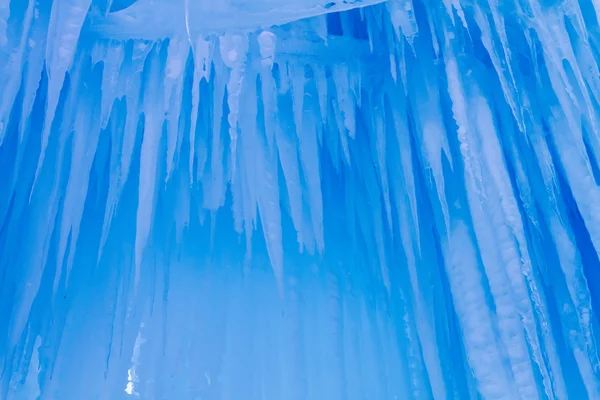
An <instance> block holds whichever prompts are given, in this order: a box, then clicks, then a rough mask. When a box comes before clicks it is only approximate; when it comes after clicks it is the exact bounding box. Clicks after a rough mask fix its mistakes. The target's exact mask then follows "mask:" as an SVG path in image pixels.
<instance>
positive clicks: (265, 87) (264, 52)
mask: <svg viewBox="0 0 600 400" xmlns="http://www.w3.org/2000/svg"><path fill="white" fill-rule="evenodd" d="M257 40H258V45H259V51H260V57H261V60H260V64H261V67H262V68H261V74H260V81H261V84H262V98H263V107H264V110H265V116H264V117H265V134H266V136H267V143H268V144H269V149H272V148H273V146H274V140H275V139H274V135H275V130H276V125H277V92H276V88H275V79H274V78H273V72H272V69H273V62H274V59H275V46H276V41H277V37H276V36H275V34H273V33H272V32H269V31H262V32H261V33H260V34H259V35H258V38H257Z"/></svg>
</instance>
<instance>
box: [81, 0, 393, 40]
mask: <svg viewBox="0 0 600 400" xmlns="http://www.w3.org/2000/svg"><path fill="white" fill-rule="evenodd" d="M384 1H385V0H343V1H340V0H336V1H331V0H263V1H253V0H225V1H215V0H139V1H136V2H133V4H131V5H129V6H127V7H125V6H126V5H127V4H129V3H132V1H131V0H126V1H121V2H118V4H117V2H116V1H115V2H113V6H112V7H111V10H118V11H112V12H109V13H102V12H96V13H93V15H92V16H91V21H90V28H91V30H92V31H93V32H95V33H97V34H100V35H101V36H104V37H109V38H114V39H131V38H138V39H148V40H155V39H160V38H166V37H173V36H178V35H182V34H187V35H197V34H211V33H223V32H230V31H249V30H254V29H257V28H262V27H269V26H273V25H282V24H285V23H289V22H293V21H296V20H299V19H303V18H309V17H314V16H318V15H322V14H327V13H331V12H339V11H346V10H351V9H354V8H359V7H366V6H370V5H373V4H378V3H383V2H384ZM123 7H125V8H123Z"/></svg>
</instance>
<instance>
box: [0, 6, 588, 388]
mask: <svg viewBox="0 0 600 400" xmlns="http://www.w3.org/2000/svg"><path fill="white" fill-rule="evenodd" d="M6 3H7V2H6V1H4V4H0V24H1V26H0V28H2V32H0V45H1V46H2V48H1V52H0V68H1V74H0V92H1V93H2V96H1V98H0V143H1V145H0V165H2V170H3V171H4V172H3V173H2V178H1V182H2V185H0V186H1V187H0V227H1V228H0V249H2V251H1V252H0V266H1V268H2V269H1V270H0V271H3V274H4V275H5V278H3V279H5V282H6V281H8V280H10V279H12V282H22V283H19V285H22V287H19V289H18V290H15V291H14V292H10V291H7V290H4V291H2V292H0V293H1V294H2V297H0V304H13V306H12V308H11V309H9V310H8V311H6V312H5V314H4V315H5V316H8V318H9V319H10V321H11V323H10V324H9V325H7V328H5V329H0V332H1V333H2V336H1V337H0V339H5V344H4V345H3V347H2V349H3V352H1V353H0V354H2V355H3V356H4V359H3V361H4V365H5V368H6V365H12V364H11V363H15V362H17V363H18V362H19V361H15V360H16V359H18V358H19V357H20V355H17V356H14V354H13V355H12V356H11V357H16V358H11V359H10V360H8V356H6V355H7V354H9V352H8V351H7V349H11V348H12V347H13V346H16V344H17V343H19V342H20V340H22V339H21V337H22V335H23V332H24V331H25V330H26V327H27V326H28V322H27V318H28V317H27V316H28V313H29V310H30V309H31V306H32V304H33V301H34V299H35V296H36V294H37V292H38V289H39V288H40V282H41V281H42V274H43V270H44V266H45V265H48V264H50V259H52V258H53V261H52V263H51V264H52V265H54V266H62V265H65V266H66V267H65V268H58V267H57V271H56V274H55V276H54V279H53V293H56V292H57V291H58V290H59V287H60V286H61V285H63V284H64V285H67V286H68V284H69V283H68V282H69V274H70V271H71V268H72V265H73V260H74V256H75V253H76V249H77V244H78V237H79V235H80V233H81V230H82V229H84V228H83V227H82V224H81V221H82V215H83V213H84V207H85V204H86V200H88V196H90V193H92V192H91V189H90V187H89V184H90V181H91V178H90V177H91V176H92V175H93V174H94V171H93V168H94V161H95V155H96V152H97V151H98V146H99V143H100V142H101V138H102V137H103V135H108V136H109V138H110V140H108V143H110V149H109V154H110V156H109V158H108V161H107V163H109V166H108V167H107V171H108V174H109V175H108V177H107V182H108V189H107V192H106V193H105V195H106V201H105V203H104V204H105V210H104V212H103V218H102V221H101V225H102V227H101V234H100V244H99V246H98V254H97V257H98V259H100V258H101V257H102V252H103V245H104V243H105V242H106V240H107V238H108V236H109V234H110V232H111V223H112V219H113V215H114V213H115V210H116V209H117V207H118V204H119V202H120V201H121V200H122V197H121V194H122V191H123V190H124V187H125V185H126V184H127V182H128V180H130V179H132V177H131V173H130V172H131V171H132V164H134V163H139V176H137V177H135V179H139V182H138V190H137V197H138V198H137V210H136V212H137V215H136V218H135V221H136V222H135V239H134V240H135V243H134V244H133V246H134V249H135V250H134V259H133V260H132V263H133V265H134V271H135V272H134V277H135V278H134V281H135V282H137V281H138V280H139V279H140V276H139V275H140V268H141V267H140V266H141V264H142V261H143V257H144V252H145V251H146V249H147V248H148V247H149V245H151V241H150V238H151V233H152V230H153V227H154V222H153V221H154V215H155V211H156V207H157V199H158V197H159V193H160V192H161V191H163V190H166V188H167V187H170V186H169V185H172V186H174V187H176V188H177V190H176V191H174V192H173V193H176V197H177V200H176V204H177V207H175V208H174V209H173V210H172V213H173V218H174V220H175V224H176V226H177V229H176V232H175V237H176V239H175V242H177V240H178V239H177V238H181V236H182V235H184V232H185V230H186V229H187V228H188V227H189V226H190V224H193V223H194V222H193V221H191V220H190V218H191V215H200V216H201V217H202V216H203V215H210V214H214V213H216V212H217V211H218V210H219V209H220V208H222V207H223V206H224V205H225V204H226V203H227V199H228V198H231V208H232V213H233V221H234V225H235V229H236V230H237V231H238V232H239V233H240V234H242V235H243V237H244V238H245V239H246V241H247V243H250V241H251V240H252V235H253V232H255V231H256V230H257V227H258V226H259V225H260V226H261V231H262V233H263V234H264V240H265V243H266V247H267V250H268V255H269V259H270V263H271V265H272V268H273V271H274V274H275V276H276V279H277V282H278V286H279V291H280V295H281V296H282V297H284V296H285V289H284V284H283V281H284V276H285V265H284V251H283V245H282V241H283V239H282V236H283V235H284V234H283V233H282V214H285V215H287V216H289V218H290V219H291V221H292V224H293V227H294V229H295V232H296V234H297V243H298V245H299V248H300V251H301V252H302V251H307V252H308V253H309V254H323V253H327V248H328V246H327V241H326V240H325V237H326V235H325V233H324V230H325V229H326V227H324V222H323V220H324V213H326V212H327V210H326V209H324V206H323V199H322V198H323V193H322V192H323V190H324V189H323V188H324V185H327V181H325V180H324V179H322V175H323V174H322V168H323V165H324V163H330V164H331V165H332V166H333V168H334V169H335V171H337V173H338V174H339V175H340V176H342V177H343V180H344V184H345V185H346V187H347V188H348V189H347V191H346V192H345V193H339V194H338V195H339V200H340V202H345V204H346V205H345V207H346V210H348V213H349V215H348V218H347V223H348V226H349V227H350V228H351V229H354V226H356V227H358V228H356V229H357V231H358V232H359V233H357V234H356V235H358V236H360V237H362V238H363V239H361V240H363V242H361V243H362V244H361V245H364V246H366V248H367V250H366V251H367V252H368V253H369V254H370V255H371V259H372V260H374V265H377V267H376V268H375V270H376V272H375V276H376V277H377V278H376V279H377V281H378V282H379V283H380V284H381V286H382V287H383V288H385V290H386V291H387V292H388V293H390V295H391V293H393V292H394V291H395V290H396V288H395V283H394V280H393V279H391V278H390V274H391V271H390V270H391V269H392V268H403V269H406V270H407V271H408V276H409V278H410V287H411V289H410V295H409V297H410V298H411V300H410V301H409V304H410V305H411V307H412V312H413V313H414V314H415V315H417V317H416V318H417V319H422V321H421V323H418V324H417V332H418V336H419V338H420V340H421V342H422V345H423V348H424V349H425V347H426V344H427V341H428V340H429V345H430V347H435V346H436V339H435V337H436V335H439V331H436V328H435V321H434V316H433V314H432V313H431V312H430V311H429V306H430V304H431V301H432V300H431V299H432V298H433V297H434V294H433V293H430V292H429V289H428V288H427V283H426V279H427V278H426V276H427V275H426V274H425V272H423V271H424V270H427V268H429V267H427V266H426V265H425V264H423V262H422V260H423V259H424V257H425V256H424V254H425V253H427V252H439V253H440V254H441V258H442V259H443V264H444V267H443V269H444V274H445V275H446V276H447V280H448V284H449V288H450V289H449V290H450V293H451V295H452V300H453V307H454V310H455V312H456V315H457V320H458V323H459V326H460V331H461V334H462V342H463V345H464V348H465V354H466V358H467V360H468V363H469V366H470V371H471V373H472V375H473V379H474V381H475V382H476V383H475V385H476V388H477V390H478V392H479V394H480V395H481V396H482V398H486V399H496V398H507V399H508V398H538V396H543V395H545V396H547V397H548V398H559V399H564V398H568V397H569V396H568V394H575V393H576V392H577V391H578V390H585V391H587V394H588V396H589V397H590V398H597V397H599V396H600V379H599V375H598V374H599V361H598V354H597V345H596V339H595V335H596V331H597V323H598V321H597V316H596V314H595V313H594V312H593V311H592V305H593V303H594V302H595V301H598V298H597V296H598V295H599V294H600V293H598V292H597V290H599V289H598V288H596V286H594V285H591V284H590V281H591V278H590V277H592V276H595V278H596V279H598V276H597V275H593V274H594V272H593V269H594V268H597V267H598V266H599V265H600V264H599V263H598V254H599V250H600V210H599V207H600V187H599V185H598V182H599V180H600V174H599V173H598V170H599V165H598V159H597V157H598V156H600V135H599V133H600V129H599V123H600V119H599V117H600V106H599V102H600V72H599V70H598V60H599V58H598V57H599V53H598V47H597V46H598V39H599V37H598V34H597V32H598V21H597V17H598V15H599V14H598V13H597V12H596V10H595V9H594V8H593V5H592V4H591V3H589V2H586V1H582V2H581V3H578V2H576V1H573V0H569V1H564V2H558V3H555V4H545V5H542V4H541V3H539V2H537V1H535V0H519V1H509V2H506V3H505V4H499V3H498V2H496V1H493V0H492V1H489V2H488V1H487V0H477V1H474V2H469V4H468V6H466V5H465V6H464V8H463V6H461V2H460V1H458V0H448V1H444V6H445V7H439V6H437V5H433V4H430V3H433V2H432V1H424V2H415V4H414V5H413V3H412V2H411V0H402V1H397V0H396V1H390V2H388V3H386V4H383V5H378V6H374V7H369V8H364V9H360V10H358V9H357V10H353V11H351V12H346V13H342V14H330V15H322V16H318V17H315V18H312V19H308V20H303V21H298V22H295V23H292V24H290V25H286V26H283V27H273V28H269V29H261V30H258V31H254V32H237V33H236V32H233V33H227V34H211V35H207V36H204V35H182V36H179V37H169V38H164V39H160V40H157V41H148V40H129V41H126V42H121V41H117V40H112V39H103V38H99V37H98V36H97V35H95V34H94V32H90V31H86V25H85V21H86V15H87V12H88V8H86V7H89V5H90V4H89V3H90V1H87V2H85V1H82V2H81V3H82V4H81V5H77V4H75V3H76V2H74V1H70V2H69V1H55V2H54V3H52V2H36V1H29V2H26V1H24V2H19V3H22V4H23V5H22V6H15V5H14V4H10V7H11V12H12V14H10V15H9V13H8V12H7V10H8V7H7V4H6ZM13 3H15V2H14V1H13ZM71 3H73V4H71ZM424 5H425V6H427V7H424ZM414 7H416V10H415V8H414ZM425 8H427V11H425ZM582 8H583V10H582ZM19 13H20V14H19ZM17 32H22V34H17ZM40 77H41V79H40ZM40 116H43V118H40ZM136 149H137V150H136ZM136 155H137V156H136ZM32 157H34V159H32ZM136 157H139V159H136ZM325 160H326V161H325ZM328 165H329V164H328ZM100 172H101V171H100ZM100 172H96V174H100ZM94 193H95V192H94ZM192 193H196V195H194V196H192ZM96 195H97V194H96ZM192 198H193V199H196V200H197V202H196V203H195V204H191V201H190V199H192ZM191 209H194V212H191ZM59 210H60V212H59ZM429 211H431V213H432V216H431V217H430V222H429V223H427V224H425V223H424V222H423V218H424V217H423V215H424V214H425V213H427V212H429ZM350 214H351V215H350ZM202 218H203V217H202ZM24 221H25V222H24ZM34 221H35V225H34ZM23 226H24V227H25V228H23ZM33 226H35V227H36V228H35V229H33V228H32V227H33ZM26 229H27V231H26V232H25V233H23V232H22V230H26ZM55 230H56V232H58V241H57V243H58V245H57V247H56V249H55V251H49V245H48V243H49V242H50V238H51V236H52V235H53V232H55ZM423 230H426V231H427V232H425V233H424V232H422V231H423ZM34 231H35V232H34ZM432 231H435V237H436V238H438V239H437V240H439V248H437V247H436V245H435V244H434V243H433V240H422V238H430V237H433V236H431V235H432V233H431V232H432ZM22 235H25V236H24V237H26V238H28V239H29V240H28V241H27V242H26V243H18V240H19V238H22V237H23V236H22ZM395 238H399V239H398V240H396V239H395ZM357 243H358V242H357ZM397 244H400V246H401V252H402V253H403V254H404V260H405V261H404V262H403V263H402V265H400V264H391V263H390V262H389V259H390V252H394V251H396V250H392V247H394V246H395V245H397ZM250 249H251V246H250V245H248V246H247V249H246V251H247V253H248V254H247V257H251V254H249V253H250ZM548 249H551V250H548ZM24 253H27V254H26V255H24ZM15 260H17V261H15ZM17 267H18V268H17ZM551 268H554V269H555V272H556V273H550V272H548V270H549V269H551ZM429 273H430V272H427V274H429ZM590 274H591V275H590ZM549 276H552V282H550V279H549V278H548V277H549ZM61 282H66V283H61ZM133 286H134V287H135V286H136V285H135V284H134V285H133ZM134 290H135V289H134ZM549 294H550V295H549ZM549 303H552V305H549ZM486 304H487V305H489V304H493V307H491V306H490V307H488V306H485V305H486ZM594 305H595V304H594ZM555 330H558V331H560V332H561V334H560V339H557V337H556V335H555V333H554V332H555ZM432 338H433V339H432ZM423 352H424V356H423V357H424V363H425V365H426V368H427V371H428V373H429V380H430V381H431V386H432V393H433V396H434V397H435V398H440V399H441V398H447V393H446V388H445V386H444V383H443V382H444V379H443V378H441V376H442V372H440V371H441V370H442V369H444V368H442V367H441V366H440V360H439V358H438V355H437V354H435V353H436V352H431V351H428V350H423ZM11 354H12V353H11ZM565 354H566V355H565ZM564 357H567V358H568V359H569V360H572V363H571V364H572V366H573V367H574V369H573V370H572V371H568V373H567V372H565V371H563V367H562V365H566V364H563V362H564V360H563V358H564ZM504 360H508V361H507V362H505V361H504ZM571 364H569V365H571ZM573 374H574V375H577V379H575V381H576V382H581V387H580V386H577V385H579V383H571V382H570V381H569V379H571V378H565V377H568V376H571V375H573ZM573 379H574V378H573ZM573 388H575V389H573Z"/></svg>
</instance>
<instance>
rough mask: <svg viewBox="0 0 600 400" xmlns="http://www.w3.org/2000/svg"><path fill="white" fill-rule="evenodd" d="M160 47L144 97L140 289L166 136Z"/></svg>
mask: <svg viewBox="0 0 600 400" xmlns="http://www.w3.org/2000/svg"><path fill="white" fill-rule="evenodd" d="M159 50H160V48H159V47H158V44H157V45H156V49H155V50H153V53H154V54H152V53H151V54H150V57H151V60H150V71H149V73H148V81H147V82H146V85H147V88H148V94H147V96H146V97H145V98H144V105H143V112H144V119H145V121H144V135H143V139H142V147H141V155H140V187H139V193H138V205H137V206H138V208H137V216H136V230H135V260H134V262H135V275H134V287H135V289H136V290H137V288H138V285H139V282H140V278H141V265H142V261H143V258H142V257H143V255H144V250H145V248H146V245H147V243H148V240H149V237H150V233H151V231H152V225H153V220H154V207H155V204H154V203H155V201H156V200H155V194H156V181H157V170H158V166H157V163H158V150H159V144H160V139H161V136H162V125H163V114H162V113H161V112H160V110H161V106H162V104H161V102H162V101H163V98H162V93H161V91H160V89H159V87H157V86H158V85H157V84H156V83H155V82H157V81H158V80H159V79H158V78H159V76H160V74H161V73H162V72H163V71H162V70H161V69H160V66H159V57H160V53H159Z"/></svg>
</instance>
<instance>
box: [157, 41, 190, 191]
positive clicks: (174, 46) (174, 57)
mask: <svg viewBox="0 0 600 400" xmlns="http://www.w3.org/2000/svg"><path fill="white" fill-rule="evenodd" d="M168 51H169V54H168V57H167V65H166V71H165V72H166V73H165V78H164V95H163V98H164V111H165V114H166V117H167V118H166V120H167V176H166V178H165V179H167V180H168V179H169V178H170V177H171V174H172V173H173V168H174V167H175V155H176V154H175V152H176V149H177V138H178V135H179V116H180V112H181V103H182V96H183V80H184V78H185V72H184V70H185V63H186V60H187V56H188V53H189V51H190V47H189V43H188V42H187V41H185V40H183V39H180V38H178V39H172V40H171V41H170V43H169V49H168Z"/></svg>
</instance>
